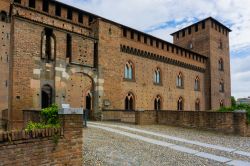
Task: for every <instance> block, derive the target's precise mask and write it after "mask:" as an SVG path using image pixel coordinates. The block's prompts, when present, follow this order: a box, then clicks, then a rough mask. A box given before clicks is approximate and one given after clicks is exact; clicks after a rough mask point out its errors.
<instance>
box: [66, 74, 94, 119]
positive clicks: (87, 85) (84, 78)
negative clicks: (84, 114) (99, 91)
mask: <svg viewBox="0 0 250 166" xmlns="http://www.w3.org/2000/svg"><path fill="white" fill-rule="evenodd" d="M93 88H94V86H93V80H92V79H91V77H90V76H88V75H86V74H84V73H81V72H78V73H73V74H72V75H71V77H70V79H69V81H68V82H67V86H66V100H65V102H66V103H65V104H69V105H70V107H71V108H83V109H88V110H89V111H90V113H89V115H90V116H91V115H92V112H93V110H92V109H93V105H94V104H93V102H94V101H93V94H92V92H93Z"/></svg>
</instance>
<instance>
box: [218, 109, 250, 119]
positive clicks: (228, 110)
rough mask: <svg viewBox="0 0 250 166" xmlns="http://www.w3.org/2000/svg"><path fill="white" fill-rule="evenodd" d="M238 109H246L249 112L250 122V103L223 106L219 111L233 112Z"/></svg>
mask: <svg viewBox="0 0 250 166" xmlns="http://www.w3.org/2000/svg"><path fill="white" fill-rule="evenodd" d="M237 110H245V111H246V112H247V120H248V122H249V123H250V105H249V104H236V105H235V106H232V107H223V108H220V109H219V110H218V111H219V112H233V111H237Z"/></svg>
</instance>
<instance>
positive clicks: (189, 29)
mask: <svg viewBox="0 0 250 166" xmlns="http://www.w3.org/2000/svg"><path fill="white" fill-rule="evenodd" d="M191 33H192V28H191V27H189V28H188V34H189V35H190V34H191Z"/></svg>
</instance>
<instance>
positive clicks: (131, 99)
mask: <svg viewBox="0 0 250 166" xmlns="http://www.w3.org/2000/svg"><path fill="white" fill-rule="evenodd" d="M124 108H125V110H126V111H134V110H135V96H134V94H133V93H132V92H128V93H127V95H126V97H125V100H124Z"/></svg>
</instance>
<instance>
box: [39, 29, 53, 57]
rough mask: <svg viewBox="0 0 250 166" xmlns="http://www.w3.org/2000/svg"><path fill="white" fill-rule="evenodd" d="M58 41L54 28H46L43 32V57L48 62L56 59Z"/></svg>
mask: <svg viewBox="0 0 250 166" xmlns="http://www.w3.org/2000/svg"><path fill="white" fill-rule="evenodd" d="M55 49H56V41H55V35H54V34H53V30H52V29H50V28H45V29H44V31H43V33H42V59H45V60H46V61H47V62H48V61H51V60H54V59H55V52H56V51H55Z"/></svg>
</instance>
